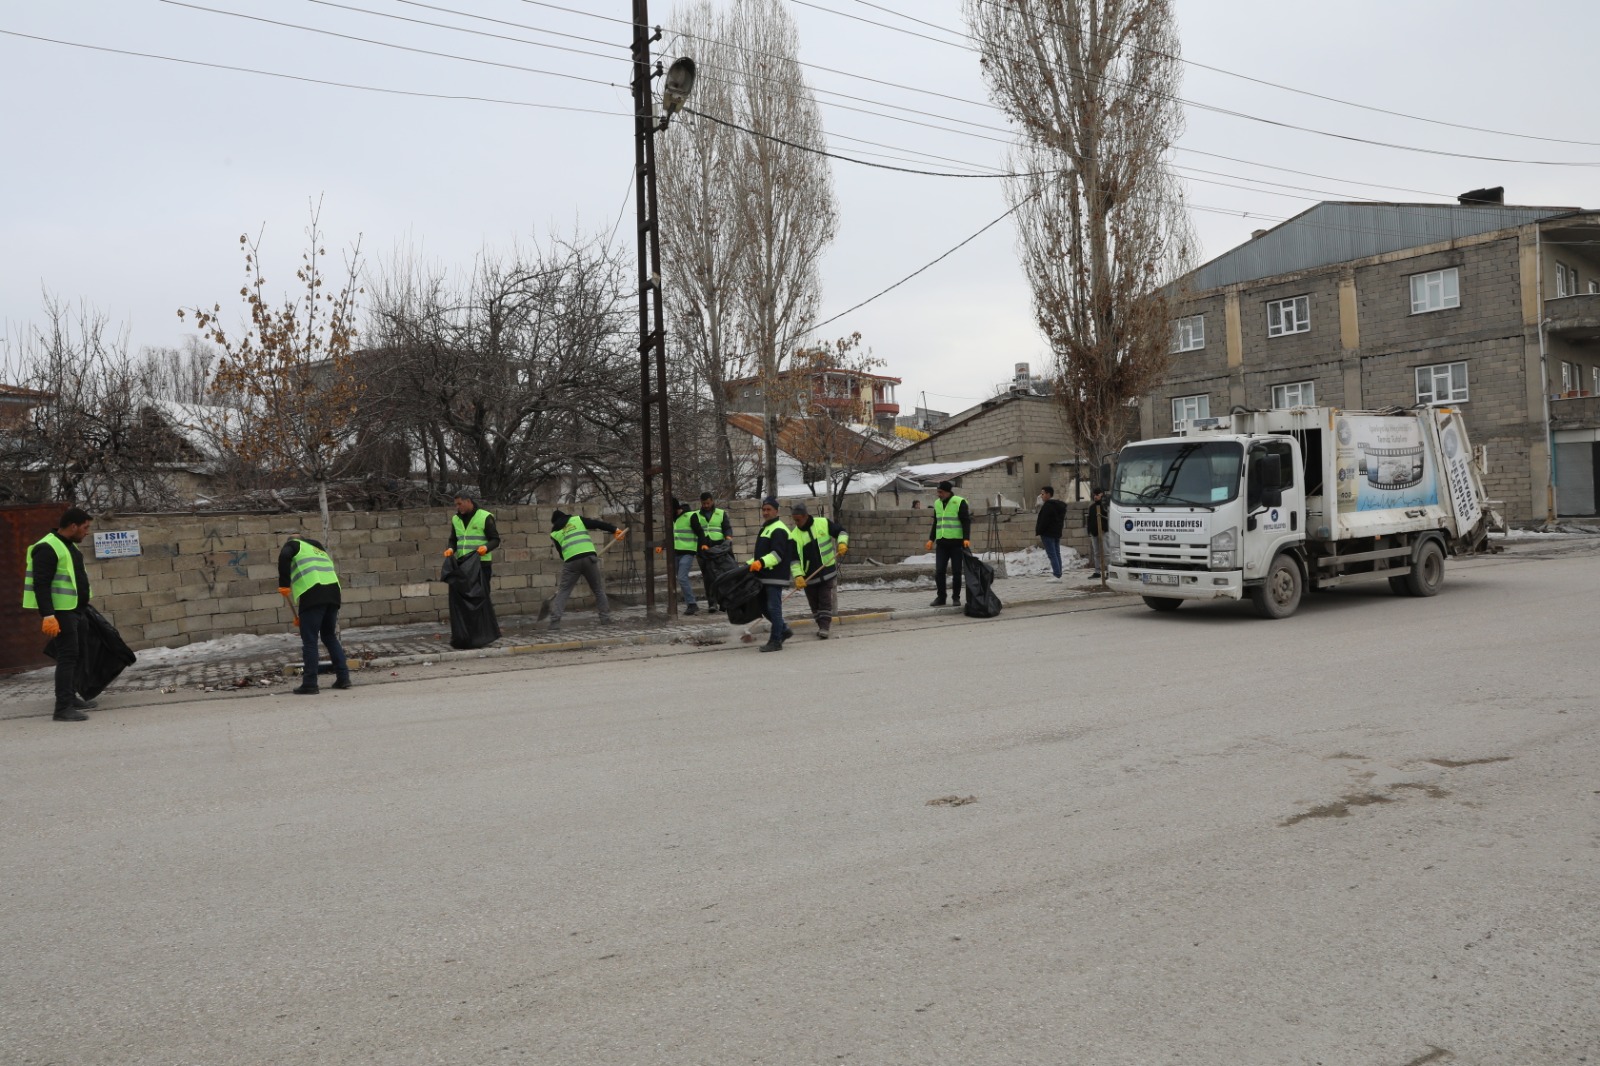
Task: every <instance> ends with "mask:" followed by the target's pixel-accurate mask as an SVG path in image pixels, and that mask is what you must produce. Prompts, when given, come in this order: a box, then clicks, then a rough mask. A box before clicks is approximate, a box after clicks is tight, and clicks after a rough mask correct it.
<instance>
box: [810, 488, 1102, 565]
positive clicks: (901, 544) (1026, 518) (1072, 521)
mask: <svg viewBox="0 0 1600 1066" xmlns="http://www.w3.org/2000/svg"><path fill="white" fill-rule="evenodd" d="M1088 507H1089V505H1088V504H1087V503H1071V502H1069V503H1068V504H1067V522H1066V527H1065V529H1064V534H1065V535H1064V536H1063V537H1062V539H1061V543H1062V544H1063V545H1064V546H1068V547H1071V548H1073V549H1074V550H1076V551H1077V552H1078V554H1080V555H1087V554H1088V551H1089V538H1088V535H1087V534H1086V533H1085V532H1084V529H1083V523H1084V513H1085V511H1087V510H1088ZM1037 518H1038V514H1037V512H1034V511H1007V512H1005V513H1003V514H1001V515H1000V516H999V535H1000V547H1001V550H1002V551H1008V552H1012V551H1021V550H1022V549H1024V548H1029V547H1032V546H1034V545H1036V544H1038V543H1039V539H1038V538H1037V537H1035V536H1034V535H1033V529H1034V522H1035V521H1036V520H1037ZM840 520H841V521H842V522H843V523H844V526H845V528H846V529H848V530H849V531H850V559H851V561H852V562H856V563H860V562H862V561H863V560H865V559H866V558H867V557H868V556H870V557H872V558H874V559H876V560H878V561H879V562H881V563H897V562H899V561H900V560H901V559H904V558H906V557H907V556H911V555H923V554H925V553H926V551H927V548H926V547H924V545H925V544H926V543H927V540H928V530H929V529H930V528H931V527H932V526H933V514H932V513H931V512H929V511H927V510H925V509H918V510H915V511H862V512H858V513H851V512H846V513H845V514H844V515H843V516H842V517H841V519H840ZM988 528H989V518H988V515H987V514H985V513H984V512H983V511H982V509H981V508H975V509H974V514H973V516H972V547H973V550H974V551H982V550H984V549H985V548H987V546H988Z"/></svg>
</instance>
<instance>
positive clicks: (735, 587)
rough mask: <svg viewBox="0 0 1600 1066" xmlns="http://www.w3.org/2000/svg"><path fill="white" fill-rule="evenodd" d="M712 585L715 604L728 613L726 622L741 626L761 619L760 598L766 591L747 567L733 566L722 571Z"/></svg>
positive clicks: (759, 580)
mask: <svg viewBox="0 0 1600 1066" xmlns="http://www.w3.org/2000/svg"><path fill="white" fill-rule="evenodd" d="M714 584H715V585H716V588H717V602H718V603H720V604H722V609H723V610H725V611H727V612H728V621H730V622H732V623H733V624H734V625H736V626H742V625H744V624H745V623H747V622H754V621H755V620H756V619H757V618H760V617H761V598H762V596H764V595H765V594H766V589H765V588H763V587H762V584H761V579H760V578H758V577H756V575H754V574H752V573H751V572H750V570H749V568H748V567H744V566H733V567H731V568H729V569H727V570H724V571H723V572H722V573H720V574H718V575H717V579H716V581H715V582H714Z"/></svg>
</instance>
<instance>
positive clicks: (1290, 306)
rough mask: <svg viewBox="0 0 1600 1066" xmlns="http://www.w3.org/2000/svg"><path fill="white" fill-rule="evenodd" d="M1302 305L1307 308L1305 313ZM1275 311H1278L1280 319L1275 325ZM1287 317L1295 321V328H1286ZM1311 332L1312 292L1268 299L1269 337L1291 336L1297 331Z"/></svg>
mask: <svg viewBox="0 0 1600 1066" xmlns="http://www.w3.org/2000/svg"><path fill="white" fill-rule="evenodd" d="M1302 306H1303V307H1304V308H1305V311H1304V313H1303V314H1302V313H1301V310H1300V309H1301V307H1302ZM1285 311H1287V312H1288V315H1287V316H1286V315H1285ZM1274 312H1276V315H1277V319H1278V322H1277V324H1276V325H1274V324H1273V321H1272V319H1273V315H1274ZM1286 317H1287V318H1291V319H1293V321H1294V328H1293V329H1289V328H1286V327H1285V326H1284V320H1285V318H1286ZM1310 332H1311V294H1310V293H1302V294H1300V295H1299V296H1290V297H1287V298H1285V299H1282V300H1268V301H1267V336H1268V338H1272V337H1287V336H1290V335H1291V334H1295V333H1310Z"/></svg>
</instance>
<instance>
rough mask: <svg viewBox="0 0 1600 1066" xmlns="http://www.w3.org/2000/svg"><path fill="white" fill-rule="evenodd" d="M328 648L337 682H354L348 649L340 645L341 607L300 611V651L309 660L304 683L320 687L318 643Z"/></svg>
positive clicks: (323, 605) (331, 605)
mask: <svg viewBox="0 0 1600 1066" xmlns="http://www.w3.org/2000/svg"><path fill="white" fill-rule="evenodd" d="M319 639H320V640H321V641H322V643H324V644H326V645H327V646H328V658H330V659H332V660H333V669H334V673H335V674H336V675H337V680H339V681H348V680H350V664H349V663H348V662H346V661H345V658H344V646H343V645H342V644H340V643H339V607H338V605H337V604H326V603H324V604H319V605H318V606H316V607H302V608H301V609H300V650H301V652H302V653H303V654H304V657H305V671H306V672H305V676H304V679H303V680H302V681H301V684H303V685H305V686H306V687H307V688H316V687H317V660H318V659H319V658H321V656H319V655H318V654H317V641H318V640H319Z"/></svg>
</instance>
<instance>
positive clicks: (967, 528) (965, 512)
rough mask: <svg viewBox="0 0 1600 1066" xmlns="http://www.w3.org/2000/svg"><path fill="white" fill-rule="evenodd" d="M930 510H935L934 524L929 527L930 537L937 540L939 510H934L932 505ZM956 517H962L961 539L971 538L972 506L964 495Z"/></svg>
mask: <svg viewBox="0 0 1600 1066" xmlns="http://www.w3.org/2000/svg"><path fill="white" fill-rule="evenodd" d="M928 510H930V511H933V525H931V526H929V527H928V539H929V540H934V541H936V540H938V539H939V512H938V511H934V510H933V508H932V507H930V508H928ZM956 517H958V518H960V519H961V539H962V540H971V539H972V508H970V507H968V506H967V501H966V499H965V498H964V497H963V498H962V500H961V507H960V509H959V510H957V511H956Z"/></svg>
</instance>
